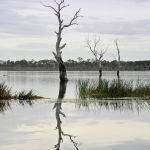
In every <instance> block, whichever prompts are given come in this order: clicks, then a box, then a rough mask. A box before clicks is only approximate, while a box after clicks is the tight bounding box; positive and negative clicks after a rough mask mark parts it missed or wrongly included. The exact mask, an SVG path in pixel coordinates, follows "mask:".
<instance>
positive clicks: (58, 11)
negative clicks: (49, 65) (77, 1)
mask: <svg viewBox="0 0 150 150" xmlns="http://www.w3.org/2000/svg"><path fill="white" fill-rule="evenodd" d="M54 2H55V4H56V7H53V6H51V5H44V4H43V5H44V6H45V7H48V8H50V9H51V10H53V12H54V15H55V16H56V18H57V20H58V31H55V34H56V35H57V39H56V48H55V50H56V51H55V52H53V54H54V56H55V59H56V61H57V62H58V65H59V78H60V81H67V80H68V79H67V73H66V67H65V64H64V62H63V60H62V50H63V48H65V46H66V43H64V44H62V43H61V42H62V33H63V30H64V29H65V28H69V27H70V26H73V25H78V24H77V22H76V20H77V19H78V18H79V17H81V16H80V15H79V14H80V11H81V9H79V10H77V11H76V12H75V14H74V16H73V17H72V18H71V19H70V21H69V22H68V23H67V24H64V20H63V17H62V10H63V9H64V8H66V7H68V6H69V5H66V4H65V0H59V1H57V0H54Z"/></svg>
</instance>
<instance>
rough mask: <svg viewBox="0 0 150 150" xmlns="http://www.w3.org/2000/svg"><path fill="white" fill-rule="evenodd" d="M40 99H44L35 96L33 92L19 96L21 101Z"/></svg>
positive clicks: (21, 93) (22, 92) (22, 93)
mask: <svg viewBox="0 0 150 150" xmlns="http://www.w3.org/2000/svg"><path fill="white" fill-rule="evenodd" d="M40 98H42V97H40V96H37V95H35V94H34V93H33V91H32V90H30V91H29V92H26V91H21V92H20V93H19V94H18V99H19V100H31V99H40Z"/></svg>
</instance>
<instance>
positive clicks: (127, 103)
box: [76, 99, 150, 113]
mask: <svg viewBox="0 0 150 150" xmlns="http://www.w3.org/2000/svg"><path fill="white" fill-rule="evenodd" d="M76 107H77V108H79V109H82V108H86V109H88V110H93V109H99V110H104V109H105V110H107V111H120V112H126V111H131V112H137V113H140V112H142V111H150V101H149V100H138V99H120V100H119V99H116V100H115V99H112V100H109V99H106V100H100V99H77V100H76Z"/></svg>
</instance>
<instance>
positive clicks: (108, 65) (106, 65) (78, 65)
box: [0, 58, 150, 71]
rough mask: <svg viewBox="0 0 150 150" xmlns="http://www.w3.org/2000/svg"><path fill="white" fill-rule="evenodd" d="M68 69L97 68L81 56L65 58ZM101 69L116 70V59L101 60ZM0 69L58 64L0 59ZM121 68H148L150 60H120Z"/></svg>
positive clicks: (39, 68)
mask: <svg viewBox="0 0 150 150" xmlns="http://www.w3.org/2000/svg"><path fill="white" fill-rule="evenodd" d="M65 65H66V68H67V70H68V71H89V70H93V71H95V70H97V68H96V62H95V61H93V60H90V59H87V60H83V59H82V58H80V59H78V61H75V60H71V59H69V60H67V61H66V62H65ZM102 65H103V70H105V71H112V70H117V61H115V60H114V61H103V62H102ZM0 70H8V71H56V70H58V64H57V62H56V61H55V60H40V61H34V60H31V61H27V60H20V61H10V60H8V61H0ZM121 70H141V71H144V70H150V60H146V61H122V62H121Z"/></svg>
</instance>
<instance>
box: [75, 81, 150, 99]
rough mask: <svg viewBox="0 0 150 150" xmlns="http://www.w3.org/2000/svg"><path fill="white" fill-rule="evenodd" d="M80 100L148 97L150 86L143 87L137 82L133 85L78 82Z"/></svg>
mask: <svg viewBox="0 0 150 150" xmlns="http://www.w3.org/2000/svg"><path fill="white" fill-rule="evenodd" d="M78 87H79V97H80V98H124V97H149V96H150V85H145V84H143V83H142V82H140V81H139V80H138V81H137V82H136V84H135V83H133V81H126V80H112V81H109V80H105V79H104V80H100V82H99V83H91V82H90V81H89V80H87V81H79V82H78Z"/></svg>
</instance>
